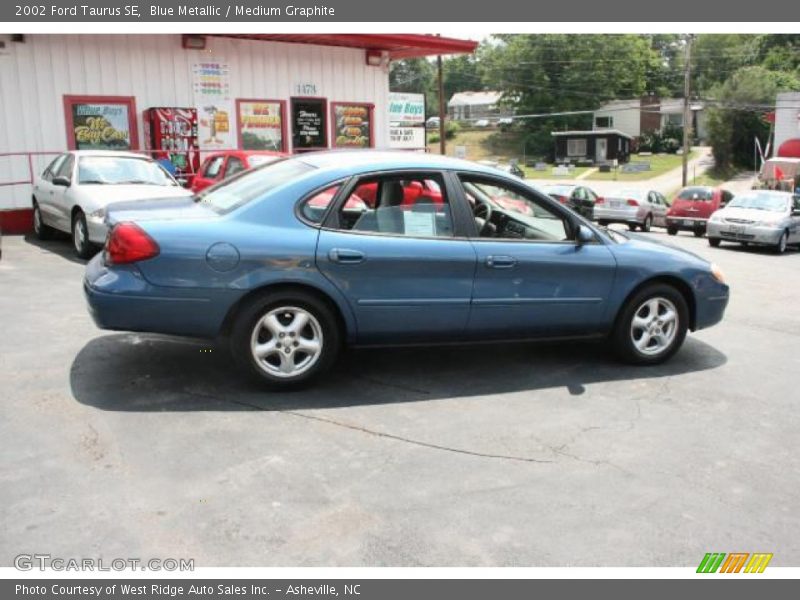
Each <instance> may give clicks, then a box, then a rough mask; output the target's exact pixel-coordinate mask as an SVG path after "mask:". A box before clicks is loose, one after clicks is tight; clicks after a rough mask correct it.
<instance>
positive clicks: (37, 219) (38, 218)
mask: <svg viewBox="0 0 800 600" xmlns="http://www.w3.org/2000/svg"><path fill="white" fill-rule="evenodd" d="M33 233H34V234H35V235H36V239H39V240H41V241H46V240H49V239H50V238H52V237H53V228H52V227H50V226H49V225H45V224H44V221H43V220H42V211H41V209H40V208H39V203H38V202H36V201H34V203H33Z"/></svg>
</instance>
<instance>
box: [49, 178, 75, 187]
mask: <svg viewBox="0 0 800 600" xmlns="http://www.w3.org/2000/svg"><path fill="white" fill-rule="evenodd" d="M53 185H60V186H63V187H69V186H71V185H72V182H71V181H70V180H69V178H67V177H64V176H63V175H60V176H58V177H53Z"/></svg>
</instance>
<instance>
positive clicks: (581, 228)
mask: <svg viewBox="0 0 800 600" xmlns="http://www.w3.org/2000/svg"><path fill="white" fill-rule="evenodd" d="M593 241H594V232H593V231H592V230H591V229H589V228H588V227H587V226H586V225H578V230H577V231H576V232H575V243H576V244H577V245H578V246H583V245H584V244H588V243H589V242H593Z"/></svg>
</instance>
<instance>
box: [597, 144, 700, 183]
mask: <svg viewBox="0 0 800 600" xmlns="http://www.w3.org/2000/svg"><path fill="white" fill-rule="evenodd" d="M696 156H697V151H695V150H693V151H692V152H691V153H690V154H689V160H691V159H693V158H695V157H696ZM631 162H649V163H650V170H649V171H641V172H639V173H623V172H622V170H621V167H620V170H617V171H616V172H615V171H611V172H610V173H600V172H599V171H598V172H597V173H592V174H591V175H589V176H588V177H587V179H588V180H592V181H644V180H646V179H653V178H654V177H658V176H659V175H663V174H664V173H669V172H670V171H672V170H673V169H677V168H680V166H681V165H682V164H683V156H681V155H680V154H653V155H652V156H640V155H638V154H633V155H631Z"/></svg>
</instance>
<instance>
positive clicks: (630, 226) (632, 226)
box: [628, 223, 638, 231]
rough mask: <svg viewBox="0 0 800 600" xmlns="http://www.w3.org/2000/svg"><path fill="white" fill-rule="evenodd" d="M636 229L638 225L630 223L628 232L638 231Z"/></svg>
mask: <svg viewBox="0 0 800 600" xmlns="http://www.w3.org/2000/svg"><path fill="white" fill-rule="evenodd" d="M636 227H638V226H637V225H636V223H628V230H629V231H636Z"/></svg>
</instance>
